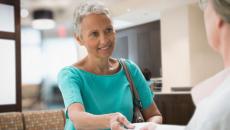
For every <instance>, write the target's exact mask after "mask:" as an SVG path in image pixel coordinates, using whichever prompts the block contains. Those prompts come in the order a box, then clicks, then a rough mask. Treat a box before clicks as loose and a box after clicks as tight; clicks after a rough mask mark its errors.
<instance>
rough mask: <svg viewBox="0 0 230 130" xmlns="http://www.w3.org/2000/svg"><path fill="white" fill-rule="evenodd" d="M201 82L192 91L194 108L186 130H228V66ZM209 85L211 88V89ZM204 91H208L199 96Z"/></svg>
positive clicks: (229, 97)
mask: <svg viewBox="0 0 230 130" xmlns="http://www.w3.org/2000/svg"><path fill="white" fill-rule="evenodd" d="M202 84H203V85H202ZM202 84H200V85H199V86H198V87H197V88H196V87H195V88H194V90H193V91H192V97H193V100H194V101H195V103H196V110H195V113H194V115H193V117H192V119H191V120H190V122H189V124H188V126H187V127H186V130H229V129H230V101H229V99H230V68H228V69H225V70H223V71H222V72H220V73H218V74H217V75H215V76H214V77H212V78H210V79H209V80H206V81H204V83H202ZM209 87H211V88H212V90H211V91H210V90H209ZM214 88H215V89H214ZM196 89H197V90H196ZM198 90H200V92H199V91H198ZM204 91H209V93H208V92H205V95H204V96H200V95H203V92H204Z"/></svg>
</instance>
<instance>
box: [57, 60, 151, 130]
mask: <svg viewBox="0 0 230 130" xmlns="http://www.w3.org/2000/svg"><path fill="white" fill-rule="evenodd" d="M125 63H126V65H127V67H128V69H129V71H130V73H131V77H132V80H133V82H134V84H135V87H136V89H137V91H138V93H139V96H140V100H141V103H142V106H143V108H144V109H145V108H147V107H149V106H150V105H151V104H152V103H153V93H152V92H151V91H150V88H149V85H148V83H147V82H146V80H145V78H144V76H143V75H142V73H141V71H140V69H139V68H138V66H137V65H136V64H135V63H133V62H132V61H130V60H126V61H125ZM58 85H59V88H60V90H61V93H62V96H63V99H64V104H65V108H66V110H67V108H68V107H69V106H70V105H71V104H73V103H81V104H83V105H84V107H85V111H86V112H89V113H92V114H96V115H100V114H108V113H114V112H120V113H122V114H123V115H125V116H126V118H127V119H128V120H129V121H132V116H133V102H132V94H131V91H130V86H129V82H128V80H127V78H126V75H125V71H124V69H123V67H121V69H120V70H119V71H118V72H117V73H115V74H112V75H97V74H93V73H90V72H87V71H84V70H82V69H79V68H76V67H74V66H67V67H65V68H63V69H62V70H61V71H60V72H59V75H58ZM65 115H66V125H65V130H75V128H74V125H73V123H72V122H71V120H70V119H69V117H68V114H67V111H66V114H65ZM76 116H77V115H76Z"/></svg>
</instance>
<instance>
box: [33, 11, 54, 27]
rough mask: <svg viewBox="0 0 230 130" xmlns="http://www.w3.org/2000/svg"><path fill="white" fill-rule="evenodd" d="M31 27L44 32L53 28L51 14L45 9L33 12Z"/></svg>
mask: <svg viewBox="0 0 230 130" xmlns="http://www.w3.org/2000/svg"><path fill="white" fill-rule="evenodd" d="M32 26H33V28H35V29H40V30H46V29H52V28H54V27H55V22H54V19H53V12H52V11H51V10H47V9H40V10H35V11H34V12H33V21H32Z"/></svg>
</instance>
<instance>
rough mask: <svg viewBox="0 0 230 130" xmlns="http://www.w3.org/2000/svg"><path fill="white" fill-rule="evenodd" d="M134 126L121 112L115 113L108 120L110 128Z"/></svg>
mask: <svg viewBox="0 0 230 130" xmlns="http://www.w3.org/2000/svg"><path fill="white" fill-rule="evenodd" d="M134 127H135V126H134V125H132V124H131V123H130V122H129V121H128V120H127V118H126V117H125V116H123V115H122V114H121V113H116V114H115V115H114V116H113V117H112V118H111V120H110V128H111V130H125V129H134Z"/></svg>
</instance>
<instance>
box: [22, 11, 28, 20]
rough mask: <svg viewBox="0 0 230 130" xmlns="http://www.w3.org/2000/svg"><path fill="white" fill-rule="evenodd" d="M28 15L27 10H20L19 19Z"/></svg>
mask: <svg viewBox="0 0 230 130" xmlns="http://www.w3.org/2000/svg"><path fill="white" fill-rule="evenodd" d="M28 15H29V11H28V10H27V9H21V17H22V18H26V17H27V16H28Z"/></svg>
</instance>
